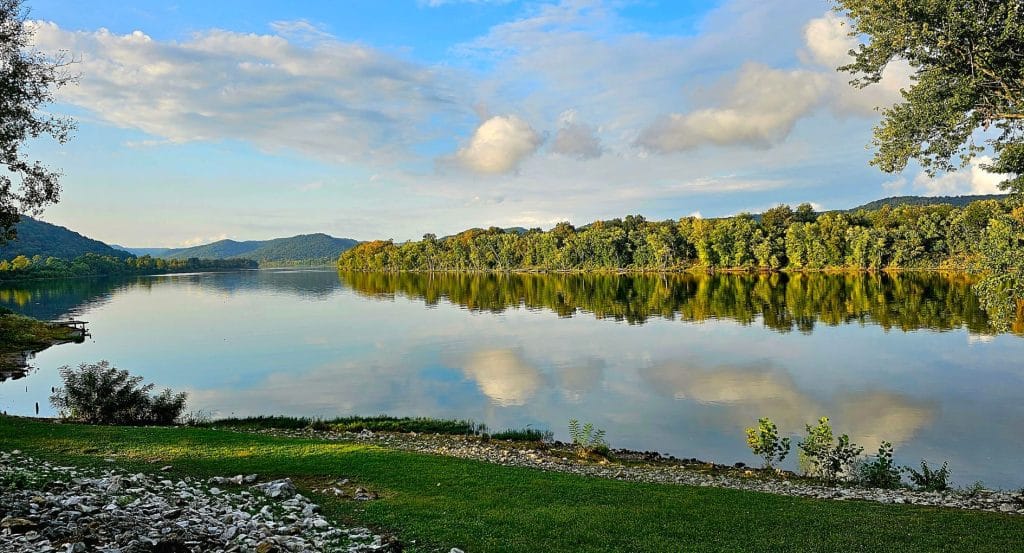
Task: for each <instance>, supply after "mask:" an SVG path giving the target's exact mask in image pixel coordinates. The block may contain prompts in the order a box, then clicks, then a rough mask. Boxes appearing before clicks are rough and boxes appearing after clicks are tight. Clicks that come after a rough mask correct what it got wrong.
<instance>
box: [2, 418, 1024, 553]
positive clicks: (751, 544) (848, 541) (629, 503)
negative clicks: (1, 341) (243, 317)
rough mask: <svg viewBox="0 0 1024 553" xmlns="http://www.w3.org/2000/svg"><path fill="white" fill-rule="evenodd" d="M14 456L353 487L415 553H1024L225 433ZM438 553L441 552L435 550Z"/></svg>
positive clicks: (42, 435) (910, 526) (669, 492)
mask: <svg viewBox="0 0 1024 553" xmlns="http://www.w3.org/2000/svg"><path fill="white" fill-rule="evenodd" d="M0 448H2V449H5V450H11V449H21V450H23V451H25V452H26V453H30V454H32V455H35V456H38V457H42V458H46V459H49V460H55V461H60V462H63V463H68V464H79V465H101V466H103V465H106V463H105V462H104V461H103V459H104V457H109V456H111V455H114V454H116V455H118V457H117V458H118V463H121V464H122V465H123V466H127V467H129V468H133V469H143V468H145V469H148V470H154V467H158V466H160V465H163V464H170V465H173V466H174V472H175V473H176V474H178V475H194V476H200V477H209V476H231V475H235V474H241V473H252V472H255V473H259V474H260V475H261V476H262V477H264V478H267V477H284V476H288V477H291V478H292V479H294V480H295V481H296V483H297V484H299V485H300V487H304V488H306V489H307V490H308V489H309V488H310V487H314V486H317V485H318V484H319V485H322V484H326V483H327V482H330V481H333V480H335V479H337V478H349V479H352V480H353V481H355V482H356V483H357V484H358V485H361V486H363V487H366V488H368V489H370V490H373V491H376V492H378V493H379V494H380V495H381V499H380V500H377V501H370V502H355V501H348V500H340V499H335V498H332V497H326V496H316V495H313V497H314V498H315V499H316V500H317V501H318V502H320V503H321V505H323V507H324V511H325V513H326V514H327V515H328V516H333V517H338V518H340V519H344V520H349V521H357V522H359V523H362V524H367V525H371V526H375V527H378V528H384V529H387V530H391V531H394V532H396V533H397V534H398V535H399V537H400V538H401V540H402V541H403V542H405V543H410V542H411V541H412V540H416V541H417V545H416V546H414V547H412V548H410V550H412V551H430V550H434V549H435V548H441V547H444V548H445V549H444V551H447V548H448V547H453V546H457V547H461V548H463V549H465V550H466V551H468V552H470V553H478V552H487V551H493V552H518V551H523V552H527V551H529V552H534V551H574V552H575V551H580V552H582V551H630V552H632V551H757V552H764V551H822V552H825V551H830V552H831V551H893V552H905V551H972V552H974V551H978V552H980V551H993V552H1000V553H1006V552H1009V551H1020V550H1021V547H1022V545H1021V544H1024V517H1019V516H1016V517H1014V516H1008V515H1001V514H995V513H980V512H967V511H957V510H947V509H936V508H924V507H912V506H894V505H881V504H876V503H867V502H836V501H818V500H807V499H799V498H791V497H781V496H773V495H768V494H761V493H751V492H741V491H735V490H726V489H714V488H695V487H688V486H670V485H653V484H652V485H648V484H636V483H626V482H617V481H611V480H601V479H595V478H585V477H579V476H574V475H569V474H560V473H550V472H543V471H538V470H532V469H520V468H510V467H501V466H497V465H492V464H487V463H481V462H476V461H469V460H461V459H454V458H447V457H439V456H432V455H420V454H413V453H406V452H400V451H393V450H386V449H381V448H378V447H374V446H369V445H358V444H339V443H331V442H326V441H320V440H311V439H289V438H280V437H271V436H257V435H250V434H240V433H234V432H228V431H223V430H209V429H175V428H133V427H95V426H80V425H72V424H52V423H47V422H41V421H30V420H25V419H15V418H10V417H0ZM435 546H436V547H435Z"/></svg>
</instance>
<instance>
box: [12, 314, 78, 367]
mask: <svg viewBox="0 0 1024 553" xmlns="http://www.w3.org/2000/svg"><path fill="white" fill-rule="evenodd" d="M84 339H85V331H84V330H81V329H77V328H71V327H68V326H63V325H55V324H51V323H48V322H45V321H39V320H36V319H33V318H31V317H24V316H21V315H16V314H14V313H10V312H4V311H3V310H2V309H0V382H3V381H5V380H9V379H18V378H21V377H23V376H25V374H26V373H27V371H28V370H29V364H28V362H29V360H30V359H31V358H32V357H34V356H35V354H37V353H39V352H41V351H43V350H45V349H47V348H50V347H52V346H56V345H60V344H67V343H70V342H80V341H82V340H84Z"/></svg>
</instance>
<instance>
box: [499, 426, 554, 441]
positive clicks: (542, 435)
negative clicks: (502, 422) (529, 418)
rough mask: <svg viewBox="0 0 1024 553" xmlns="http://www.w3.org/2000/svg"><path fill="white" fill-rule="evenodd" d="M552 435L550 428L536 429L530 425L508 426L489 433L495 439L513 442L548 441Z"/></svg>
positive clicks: (551, 438)
mask: <svg viewBox="0 0 1024 553" xmlns="http://www.w3.org/2000/svg"><path fill="white" fill-rule="evenodd" d="M554 437H555V436H554V434H552V433H551V431H550V430H538V429H536V428H530V427H526V428H519V429H513V428H510V429H508V430H505V431H503V432H495V433H494V434H490V438H493V439H495V440H511V441H513V442H550V441H551V440H553V439H554Z"/></svg>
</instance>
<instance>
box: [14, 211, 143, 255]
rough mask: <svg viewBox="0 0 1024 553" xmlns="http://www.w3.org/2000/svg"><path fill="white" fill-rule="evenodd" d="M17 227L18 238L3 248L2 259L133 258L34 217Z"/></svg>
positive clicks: (25, 219)
mask: <svg viewBox="0 0 1024 553" xmlns="http://www.w3.org/2000/svg"><path fill="white" fill-rule="evenodd" d="M17 228H18V238H17V239H16V240H13V241H11V242H8V243H7V244H6V245H2V246H0V259H8V260H9V259H13V258H15V257H17V256H19V255H24V256H25V257H32V256H35V255H41V256H43V257H57V258H60V259H65V260H72V259H75V258H77V257H79V256H82V255H85V254H87V253H94V254H98V255H108V256H111V257H117V258H120V259H126V258H128V257H132V254H130V253H128V252H125V251H121V250H117V249H114V248H112V247H110V246H108V245H106V244H104V243H103V242H100V241H99V240H93V239H91V238H88V237H85V236H82V235H81V234H78V233H77V232H74V231H72V230H68V229H66V228H64V227H60V226H57V225H51V224H50V223H45V222H43V221H39V220H37V219H33V218H31V217H25V216H22V218H21V222H20V223H18V227H17Z"/></svg>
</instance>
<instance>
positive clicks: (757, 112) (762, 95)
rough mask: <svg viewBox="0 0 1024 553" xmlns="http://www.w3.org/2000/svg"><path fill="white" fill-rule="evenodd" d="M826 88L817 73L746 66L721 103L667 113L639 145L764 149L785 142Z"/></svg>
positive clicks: (674, 149)
mask: <svg viewBox="0 0 1024 553" xmlns="http://www.w3.org/2000/svg"><path fill="white" fill-rule="evenodd" d="M825 90H826V80H825V78H824V77H822V76H821V75H819V74H817V73H813V72H809V71H804V70H791V71H786V70H780V69H774V68H771V67H767V66H765V65H762V64H755V63H750V64H746V65H744V66H743V68H742V69H740V71H739V75H738V76H737V78H736V81H735V83H734V84H733V86H732V87H731V89H730V90H729V91H728V93H727V94H726V98H725V100H724V101H723V102H722V105H720V106H719V107H714V108H705V109H699V110H696V111H692V112H690V113H685V114H679V113H674V114H671V115H668V116H667V117H664V118H662V119H661V120H659V121H657V122H656V123H654V124H653V125H651V126H650V127H648V128H647V129H645V130H644V131H643V132H642V133H641V134H640V137H639V138H638V140H637V143H638V144H639V145H640V146H642V147H644V148H646V149H648V150H651V151H655V152H662V153H664V152H678V151H683V150H689V149H692V148H696V147H699V146H702V145H705V144H715V145H720V146H724V145H731V144H745V145H749V146H759V147H768V146H771V145H773V144H776V143H778V142H780V141H782V140H783V139H785V138H786V136H788V135H789V133H790V131H791V130H792V129H793V125H795V124H796V122H797V120H799V119H800V118H801V117H803V116H804V115H806V114H807V113H809V112H810V111H811V110H813V109H814V108H815V107H817V106H818V105H819V104H820V103H821V101H822V98H823V95H824V93H825Z"/></svg>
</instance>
